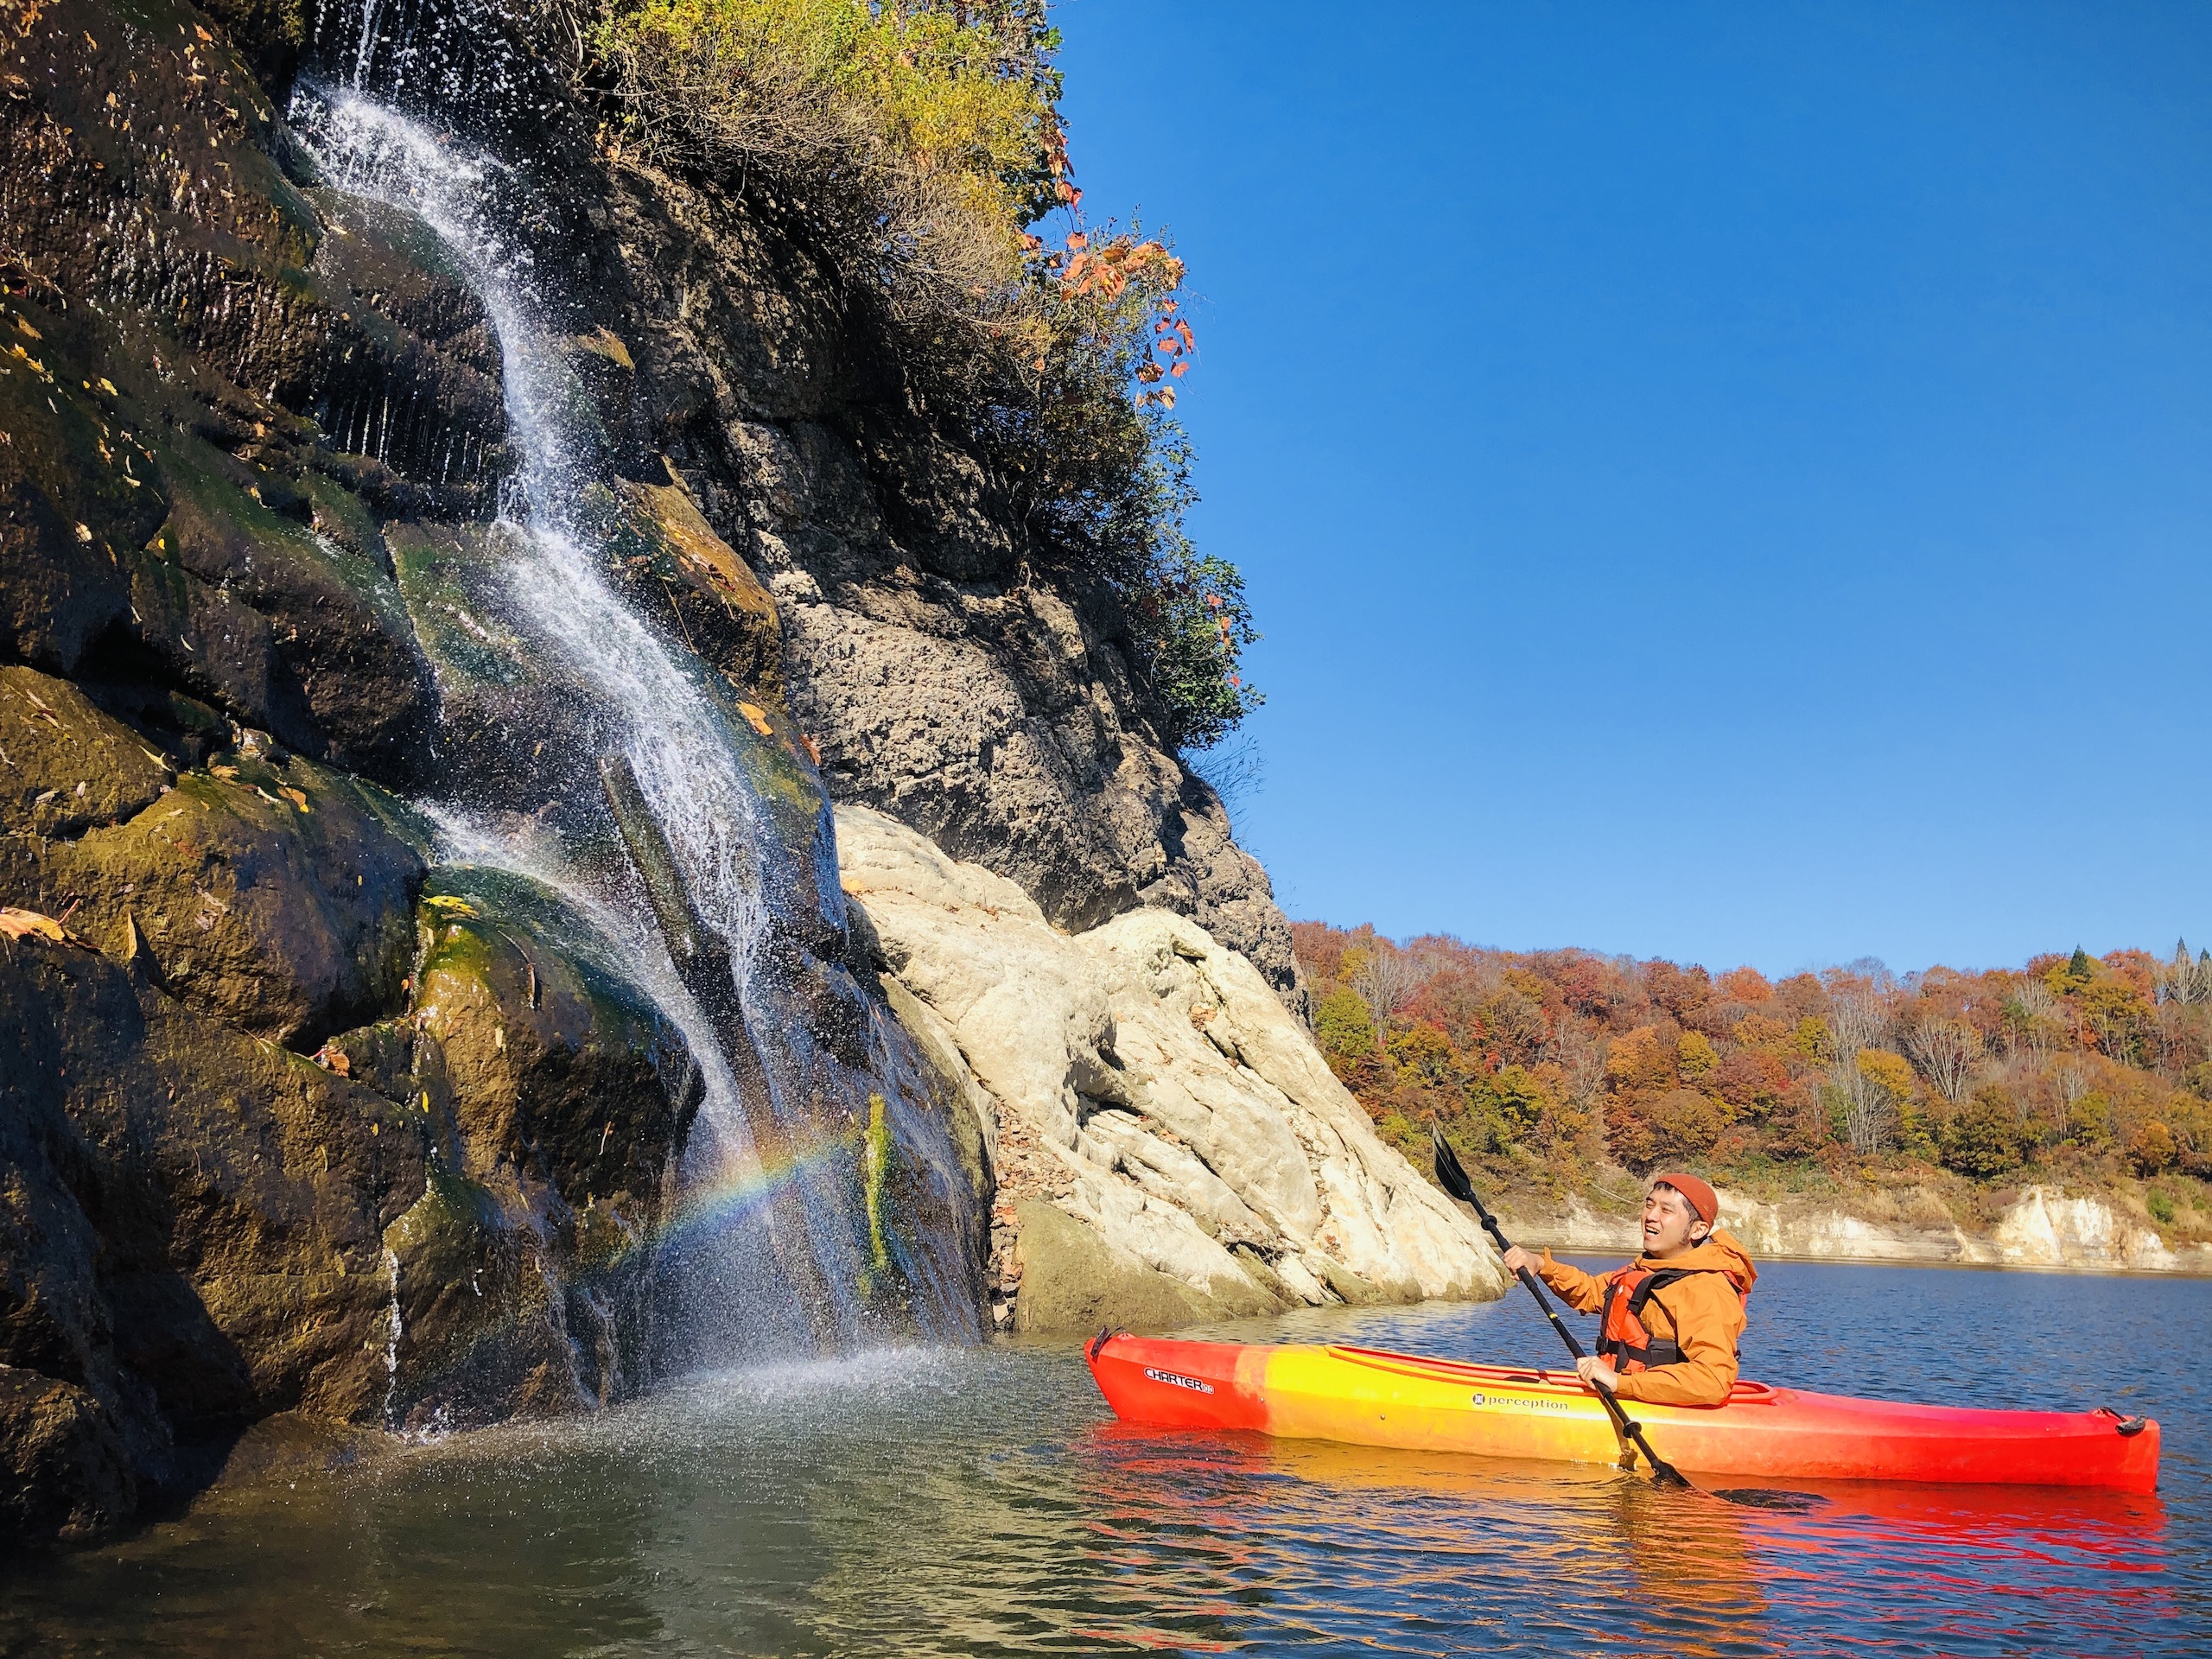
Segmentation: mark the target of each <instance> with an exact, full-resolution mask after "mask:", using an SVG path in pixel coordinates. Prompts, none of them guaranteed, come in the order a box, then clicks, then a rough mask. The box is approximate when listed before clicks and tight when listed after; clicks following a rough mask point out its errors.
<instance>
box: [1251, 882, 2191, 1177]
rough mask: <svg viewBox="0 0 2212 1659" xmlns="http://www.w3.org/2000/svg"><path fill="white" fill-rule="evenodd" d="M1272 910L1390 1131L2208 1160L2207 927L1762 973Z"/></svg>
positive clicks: (1728, 1150)
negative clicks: (2098, 952)
mask: <svg viewBox="0 0 2212 1659" xmlns="http://www.w3.org/2000/svg"><path fill="white" fill-rule="evenodd" d="M1292 932H1293V934H1294V938H1295V940H1296V943H1297V948H1298V955H1299V959H1300V963H1301V965H1302V966H1303V968H1304V970H1305V972H1306V977H1307V980H1308V982H1309V983H1310V985H1311V986H1312V988H1313V992H1314V999H1315V1010H1316V1012H1315V1028H1316V1034H1317V1036H1318V1038H1319V1042H1320V1046H1321V1049H1322V1052H1323V1053H1324V1054H1325V1055H1326V1056H1327V1058H1328V1061H1329V1064H1330V1065H1331V1067H1332V1069H1333V1070H1334V1071H1336V1073H1337V1075H1338V1077H1340V1078H1342V1079H1343V1080H1344V1083H1345V1084H1346V1085H1347V1086H1348V1087H1349V1088H1350V1089H1351V1091H1352V1093H1353V1094H1354V1095H1355V1096H1357V1097H1358V1099H1359V1101H1360V1102H1361V1103H1362V1104H1363V1105H1364V1106H1365V1107H1366V1108H1367V1109H1368V1111H1369V1113H1370V1115H1371V1116H1373V1117H1374V1118H1375V1119H1376V1122H1377V1124H1378V1125H1379V1126H1380V1127H1381V1128H1383V1132H1384V1134H1385V1135H1386V1136H1388V1137H1389V1138H1390V1139H1392V1140H1394V1141H1397V1142H1399V1143H1400V1144H1402V1145H1403V1146H1405V1147H1408V1149H1410V1150H1414V1151H1415V1152H1418V1150H1419V1147H1420V1143H1421V1142H1422V1141H1425V1139H1426V1136H1427V1124H1428V1122H1430V1121H1431V1120H1432V1119H1433V1120H1435V1121H1437V1122H1441V1123H1442V1124H1443V1125H1444V1126H1445V1127H1446V1129H1447V1130H1448V1131H1450V1132H1451V1133H1452V1134H1453V1135H1454V1138H1455V1139H1456V1140H1457V1141H1459V1143H1460V1144H1461V1145H1462V1146H1463V1147H1466V1148H1467V1149H1469V1150H1471V1151H1472V1152H1474V1153H1477V1154H1486V1155H1488V1156H1491V1158H1493V1159H1496V1160H1507V1161H1509V1162H1510V1161H1514V1160H1520V1161H1523V1162H1533V1163H1535V1164H1537V1165H1540V1166H1542V1167H1544V1168H1546V1169H1548V1171H1549V1172H1550V1173H1552V1174H1553V1175H1554V1176H1568V1177H1571V1176H1573V1175H1574V1174H1575V1173H1588V1172H1590V1171H1592V1170H1593V1169H1594V1168H1595V1167H1596V1166H1599V1165H1602V1164H1612V1165H1618V1166H1622V1167H1624V1168H1625V1169H1628V1170H1630V1171H1632V1172H1637V1173H1643V1172H1647V1171H1649V1170H1651V1169H1653V1168H1655V1167H1656V1166H1659V1165H1662V1164H1669V1163H1688V1164H1692V1165H1695V1166H1699V1167H1700V1168H1706V1169H1711V1170H1714V1171H1717V1172H1719V1173H1724V1174H1725V1173H1731V1172H1738V1173H1750V1172H1755V1171H1758V1170H1762V1169H1774V1168H1776V1167H1777V1166H1790V1165H1808V1164H1810V1165H1820V1166H1827V1167H1828V1168H1830V1169H1831V1170H1834V1171H1837V1172H1839V1173H1840V1172H1842V1171H1845V1170H1850V1169H1861V1170H1863V1169H1865V1168H1866V1167H1868V1166H1890V1167H1898V1166H1910V1165H1913V1164H1920V1165H1939V1166H1942V1167H1943V1168H1945V1169H1948V1170H1950V1171H1953V1172H1955V1173H1957V1174H1959V1175H1962V1176H1967V1177H1970V1178H1973V1179H1976V1180H1980V1181H1986V1182H1996V1181H2001V1180H2004V1179H2007V1178H2011V1177H2014V1176H2017V1175H2018V1174H2020V1173H2024V1172H2026V1171H2029V1170H2031V1169H2035V1170H2042V1171H2046V1172H2049V1173H2053V1174H2065V1173H2078V1174H2082V1175H2095V1176H2103V1177H2113V1176H2119V1175H2123V1174H2133V1175H2135V1176H2138V1177H2141V1178H2145V1179H2150V1178H2155V1177H2161V1176H2168V1175H2179V1176H2183V1177H2195V1178H2198V1179H2202V1178H2206V1177H2212V1107H2209V1106H2208V1104H2207V1102H2208V1099H2212V953H2202V952H2201V953H2199V954H2197V955H2196V956H2195V957H2192V956H2191V955H2190V951H2189V949H2188V947H2187V945H2186V944H2177V946H2176V948H2175V950H2174V952H2173V954H2172V956H2171V957H2169V958H2166V959H2164V960H2160V959H2158V958H2157V957H2152V956H2151V955H2150V954H2148V953H2146V952H2145V951H2141V950H2116V951H2113V953H2112V954H2110V955H2109V956H2106V957H2092V956H2090V955H2088V953H2087V952H2086V951H2083V950H2079V949H2076V950H2074V951H2072V952H2070V953H2066V952H2060V953H2056V954H2053V955H2050V956H2040V957H2034V958H2032V959H2031V961H2030V962H2029V963H2027V965H2026V966H2025V967H2024V968H2019V969H1990V970H1986V971H1982V972H1973V973H1968V972H1961V971H1959V970H1957V969H1950V968H1942V967H1937V968H1930V969H1928V970H1927V971H1925V972H1923V973H1915V974H1907V975H1904V976H1897V975H1894V974H1892V973H1891V972H1890V971H1889V970H1888V969H1886V968H1885V967H1883V966H1882V965H1881V964H1880V963H1877V962H1872V961H1861V962H1857V963H1852V964H1851V965H1850V966H1848V967H1843V968H1834V969H1828V970H1827V971H1825V972H1822V973H1818V974H1814V973H1804V974H1796V975H1793V976H1790V977H1789V978H1787V979H1783V980H1782V981H1780V982H1770V981H1769V980H1768V979H1767V978H1766V977H1765V976H1764V975H1761V974H1759V973H1758V972H1757V971H1756V970H1754V969H1750V968H1737V969H1731V970H1730V971H1728V972H1726V973H1724V974H1721V975H1719V976H1717V977H1716V976H1713V975H1712V974H1710V973H1708V972H1707V970H1706V969H1703V968H1701V967H1697V966H1690V967H1682V966H1679V965H1677V964H1676V963H1672V962H1666V961H1660V960H1653V961H1635V960H1632V959H1630V958H1629V957H1605V956H1599V955H1597V954H1595V953H1593V952H1590V951H1585V950H1537V951H1528V952H1516V951H1503V950H1480V949H1477V948H1475V947H1473V946H1470V945H1466V944H1461V943H1459V941H1458V940H1457V939H1452V938H1443V937H1430V938H1417V939H1414V940H1411V941H1410V942H1408V943H1407V944H1396V943H1394V942H1393V941H1391V940H1389V939H1387V938H1382V937H1380V936H1378V935H1377V934H1376V932H1375V931H1374V930H1373V929H1372V928H1371V927H1362V928H1357V929H1351V930H1346V929H1343V928H1337V927H1332V926H1329V925H1326V924H1325V923H1320V922H1300V923H1297V924H1294V926H1293V929H1292ZM1417 1161H1420V1160H1417ZM2160 1207H2161V1204H2160V1201H2159V1199H2158V1196H2157V1195H2155V1194H2154V1195H2152V1210H2153V1213H2154V1214H2155V1213H2157V1212H2158V1210H2159V1209H2160ZM2166 1207H2168V1208H2170V1202H2169V1203H2168V1205H2166Z"/></svg>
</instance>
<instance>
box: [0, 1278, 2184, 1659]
mask: <svg viewBox="0 0 2212 1659" xmlns="http://www.w3.org/2000/svg"><path fill="white" fill-rule="evenodd" d="M1751 1307H1752V1325H1751V1333H1750V1335H1749V1337H1748V1338H1746V1343H1745V1370H1746V1374H1747V1375H1750V1376H1756V1377H1758V1378H1760V1379H1762V1380H1764V1381H1768V1382H1772V1383H1796V1384H1801V1385H1804V1386H1807V1387H1812V1388H1821V1389H1834V1390H1848V1391H1851V1392H1854V1393H1860V1394H1869V1395H1883V1396H1885V1397H1889V1398H1895V1399H1918V1400H1930V1401H1938V1402H1948V1403H1961V1404H1962V1403H1986V1404H2008V1405H2017V1406H2021V1407H2040V1408H2071V1409H2087V1408H2090V1407H2094V1406H2097V1405H2101V1404H2110V1405H2113V1406H2117V1407H2120V1408H2121V1409H2123V1410H2126V1411H2129V1412H2138V1411H2147V1412H2149V1413H2151V1414H2154V1415H2156V1416H2157V1417H2158V1418H2159V1419H2160V1420H2161V1422H2162V1424H2163V1425H2164V1437H2165V1452H2164V1478H2163V1484H2162V1488H2161V1491H2160V1492H2159V1494H2158V1496H2157V1497H2100V1496H2091V1495H2074V1496H2069V1495H2067V1494H2065V1493H2063V1492H2056V1491H2032V1490H2012V1489H1995V1488H1942V1487H1920V1488H1914V1487H1905V1486H1897V1487H1888V1488H1873V1489H1868V1490H1866V1491H1863V1492H1860V1493H1855V1494H1851V1495H1847V1496H1846V1497H1842V1498H1840V1499H1839V1500H1838V1501H1836V1502H1834V1503H1830V1504H1828V1505H1827V1506H1826V1507H1825V1508H1823V1509H1821V1510H1818V1511H1817V1512H1815V1513H1811V1514H1803V1515H1799V1514H1784V1513H1776V1512H1773V1511H1768V1510H1750V1509H1745V1508H1740V1507H1737V1506H1734V1505H1731V1504H1726V1503H1719V1502H1718V1501H1715V1500H1712V1499H1707V1498H1703V1497H1696V1496H1688V1497H1685V1496H1682V1495H1679V1494H1670V1493H1664V1492H1660V1491H1654V1490H1652V1489H1651V1488H1650V1487H1649V1486H1648V1485H1647V1484H1643V1482H1642V1481H1640V1480H1637V1479H1634V1478H1628V1477H1624V1476H1622V1475H1619V1474H1618V1473H1615V1472H1612V1471H1605V1470H1599V1469H1574V1468H1571V1467H1568V1466H1566V1465H1529V1464H1512V1463H1499V1462H1493V1461H1488V1460H1484V1459H1452V1458H1448V1457H1440V1456H1434V1455H1428V1454H1421V1455H1413V1454H1407V1453H1394V1452H1375V1451H1370V1450H1363V1449H1357V1448H1351V1447H1342V1446H1324V1445H1318V1444H1312V1443H1305V1444H1300V1443H1294V1442H1270V1441H1267V1440H1261V1439H1258V1438H1255V1437H1248V1436H1223V1437H1211V1438H1209V1437H1190V1436H1175V1437H1162V1436H1158V1435H1153V1434H1148V1433H1135V1432H1132V1431H1129V1430H1125V1429H1122V1428H1119V1427H1116V1426H1115V1424H1114V1423H1113V1422H1112V1421H1110V1419H1109V1416H1108V1414H1106V1412H1105V1410H1104V1408H1103V1405H1102V1404H1101V1402H1100V1401H1099V1399H1098V1396H1097V1394H1096V1390H1095V1389H1093V1388H1092V1387H1091V1385H1090V1378H1089V1376H1088V1374H1087V1373H1086V1372H1085V1370H1084V1367H1083V1363H1082V1358H1081V1356H1080V1354H1079V1352H1078V1351H1077V1346H1076V1344H1073V1343H1066V1344H1058V1343H1052V1344H1046V1343H1024V1342H1001V1343H997V1344H993V1345H991V1346H988V1347H986V1348H982V1349H978V1350H972V1351H944V1350H936V1351H906V1352H893V1353H877V1354H871V1355H867V1356H862V1357H855V1358H852V1359H848V1360H843V1361H839V1362H836V1363H821V1364H809V1365H801V1366H793V1367H789V1368H785V1369H781V1370H766V1371H756V1372H751V1373H746V1374H734V1375H728V1376H710V1377H702V1378H700V1379H697V1380H696V1381H695V1382H694V1383H690V1384H689V1385H687V1386H685V1387H683V1388H681V1389H675V1390H672V1391H671V1392H669V1393H666V1394H664V1395H660V1396H658V1397H657V1398H655V1399H653V1400H651V1401H647V1402H639V1404H637V1405H634V1406H632V1407H630V1408H625V1409H623V1410H620V1411H618V1412H615V1413H612V1414H608V1415H607V1416H605V1417H603V1418H601V1419H598V1420H596V1421H591V1422H589V1423H586V1424H582V1425H564V1426H561V1427H551V1428H543V1429H529V1430H524V1429H505V1430H496V1431H492V1432H487V1433H480V1434H474V1435H467V1436H459V1437H454V1438H452V1439H449V1440H445V1441H443V1442H441V1443H438V1444H434V1445H423V1446H405V1447H401V1448H397V1449H396V1450H395V1451H393V1452H391V1454H389V1455H380V1456H378V1457H374V1458H371V1459H364V1460H363V1461H361V1462H359V1463H358V1464H355V1465H353V1466H351V1467H349V1468H345V1469H341V1470H339V1471H334V1472H324V1473H317V1474H314V1475H311V1476H310V1475H302V1474H300V1473H298V1472H297V1471H292V1472H288V1473H284V1474H282V1475H278V1476H277V1477H275V1478H267V1477H264V1478H262V1479H260V1480H259V1481H257V1482H242V1483H239V1484H234V1485H232V1486H229V1487H226V1488H221V1489H218V1490H217V1491H214V1492H212V1493H210V1494H208V1495H207V1497H204V1498H202V1499H201V1500H200V1503H198V1504H197V1505H195V1506H194V1509H193V1510H191V1511H190V1512H189V1513H188V1515H186V1516H184V1517H183V1518H181V1519H179V1520H175V1521H172V1522H163V1523H162V1524H160V1525H157V1526H155V1527H152V1528H150V1529H147V1530H146V1531H144V1532H143V1533H141V1534H139V1535H137V1536H136V1537H134V1538H132V1539H131V1540H130V1541H127V1542H124V1543H122V1544H119V1545H117V1546H114V1547H111V1548H105V1549H100V1550H97V1551H92V1552H88V1553H85V1554H78V1555H75V1556H71V1557H67V1558H63V1559H60V1560H48V1561H44V1562H38V1563H16V1564H13V1565H12V1566H11V1567H8V1568H6V1569H0V1650H4V1651H6V1652H8V1653H33V1652H35V1653H40V1654H134V1655H136V1654H176V1655H194V1656H211V1659H216V1656H219V1659H250V1656H260V1655H277V1654H283V1655H292V1654H310V1653H311V1654H423V1655H486V1656H510V1655H512V1656H524V1655H527V1656H546V1655H569V1654H575V1655H587V1654H588V1655H610V1656H614V1655H624V1656H626V1655H676V1654H682V1655H721V1654H730V1655H754V1654H781V1655H799V1654H872V1653H884V1652H902V1653H948V1654H988V1653H1013V1652H1077V1653H1091V1652H1100V1651H1116V1650H1121V1651H1129V1650H1145V1651H1151V1652H1161V1651H1167V1652H1192V1653H1211V1652H1229V1651H1249V1652H1261V1653H1265V1652H1288V1651H1297V1652H1300V1653H1313V1654H1337V1653H1343V1654H1351V1653H1359V1654H1371V1653H1376V1652H1381V1653H1416V1654H1443V1653H1463V1652H1469V1651H1482V1652H1488V1653H1526V1654H1554V1653H1557V1654H1590V1653H1604V1654H1609V1655H1621V1656H1628V1655H1643V1654H1675V1655H1698V1654H1713V1655H1722V1654H1730V1655H1732V1654H1746V1655H1749V1654H1770V1653H1775V1654H1781V1653H1793V1654H1820V1653H1831V1652H1834V1651H1836V1650H1838V1649H1840V1648H1842V1647H1844V1646H1845V1645H1847V1644H1848V1645H1851V1646H1853V1647H1855V1648H1859V1647H1863V1648H1868V1649H1876V1650H1878V1651H1881V1652H1884V1653H1888V1654H1897V1655H1916V1654H1928V1655H1953V1654H2015V1653H2022V1654H2024V1653H2037V1654H2052V1653H2057V1654H2090V1653H2098V1654H2102V1653H2113V1654H2136V1653H2143V1654H2152V1653H2156V1654H2167V1653H2175V1654H2178V1653H2183V1652H2190V1653H2202V1652H2204V1651H2207V1650H2208V1649H2212V1474H2209V1473H2208V1469H2207V1465H2206V1462H2205V1455H2206V1448H2207V1446H2208V1435H2212V1394H2208V1388H2207V1367H2208V1363H2212V1282H2207V1281H2196V1280H2164V1279H2155V1278H2086V1277H2071V1276H2059V1275H2042V1274H2002V1273H1990V1272H1967V1271H1951V1270H1944V1269H1933V1268H1918V1269H1915V1268H1871V1267H1856V1266H1830V1265H1815V1264H1801V1263H1780V1264H1777V1265H1775V1266H1773V1267H1771V1268H1769V1269H1768V1270H1767V1271H1766V1272H1765V1274H1764V1275H1763V1276H1762V1278H1761V1279H1760V1281H1759V1287H1758V1294H1757V1295H1756V1296H1755V1297H1754V1298H1753V1300H1752V1304H1751ZM1213 1334H1222V1335H1234V1336H1236V1337H1238V1338H1243V1339H1248V1340H1249V1339H1254V1338H1264V1337H1267V1336H1268V1335H1270V1334H1272V1335H1275V1336H1280V1337H1281V1338H1287V1339H1290V1340H1310V1341H1319V1340H1339V1339H1343V1340H1357V1341H1360V1342H1364V1343H1370V1344H1383V1345H1388V1346H1395V1347H1400V1348H1404V1349H1409V1350H1413V1351H1421V1352H1427V1353H1439V1354H1455V1355H1462V1356H1467V1357H1480V1358H1485V1359H1491V1358H1494V1359H1499V1360H1505V1361H1509V1362H1515V1363H1555V1359H1556V1356H1555V1355H1554V1352H1553V1351H1552V1350H1551V1349H1550V1348H1549V1347H1548V1346H1547V1344H1548V1343H1549V1342H1551V1341H1553V1340H1554V1339H1553V1338H1551V1337H1550V1334H1549V1332H1548V1329H1547V1328H1546V1327H1545V1326H1544V1325H1542V1324H1541V1321H1540V1320H1539V1319H1538V1318H1537V1316H1536V1314H1535V1312H1534V1310H1533V1308H1532V1307H1531V1306H1529V1304H1528V1302H1527V1299H1526V1297H1525V1296H1523V1295H1522V1294H1519V1293H1518V1292H1516V1294H1515V1296H1514V1298H1512V1299H1510V1300H1506V1301H1503V1302H1499V1303H1496V1304H1491V1305H1484V1306H1433V1307H1427V1308H1420V1309H1413V1310H1394V1311H1389V1312H1382V1313H1376V1312H1363V1313H1354V1312H1347V1311H1338V1312H1335V1313H1331V1314H1327V1315H1322V1314H1302V1315H1294V1316H1290V1317H1287V1318H1284V1319H1274V1320H1266V1321H1255V1322H1248V1323H1244V1324H1241V1325H1235V1326H1223V1327H1218V1328H1217V1332H1214V1333H1213Z"/></svg>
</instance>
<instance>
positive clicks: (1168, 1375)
mask: <svg viewBox="0 0 2212 1659" xmlns="http://www.w3.org/2000/svg"><path fill="white" fill-rule="evenodd" d="M1144 1374H1145V1375H1146V1376H1148V1377H1150V1378H1151V1379H1152V1380H1153V1381H1154V1382H1155V1383H1166V1384H1167V1386H1168V1387H1169V1388H1171V1389H1190V1390H1191V1391H1192V1393H1193V1394H1211V1393H1212V1392H1213V1384H1212V1383H1206V1382H1202V1381H1200V1380H1199V1379H1198V1378H1197V1377H1195V1376H1180V1375H1179V1374H1178V1373H1176V1372H1174V1371H1161V1370H1154V1369H1153V1367H1151V1366H1149V1365H1147V1366H1146V1367H1145V1368H1144Z"/></svg>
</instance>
